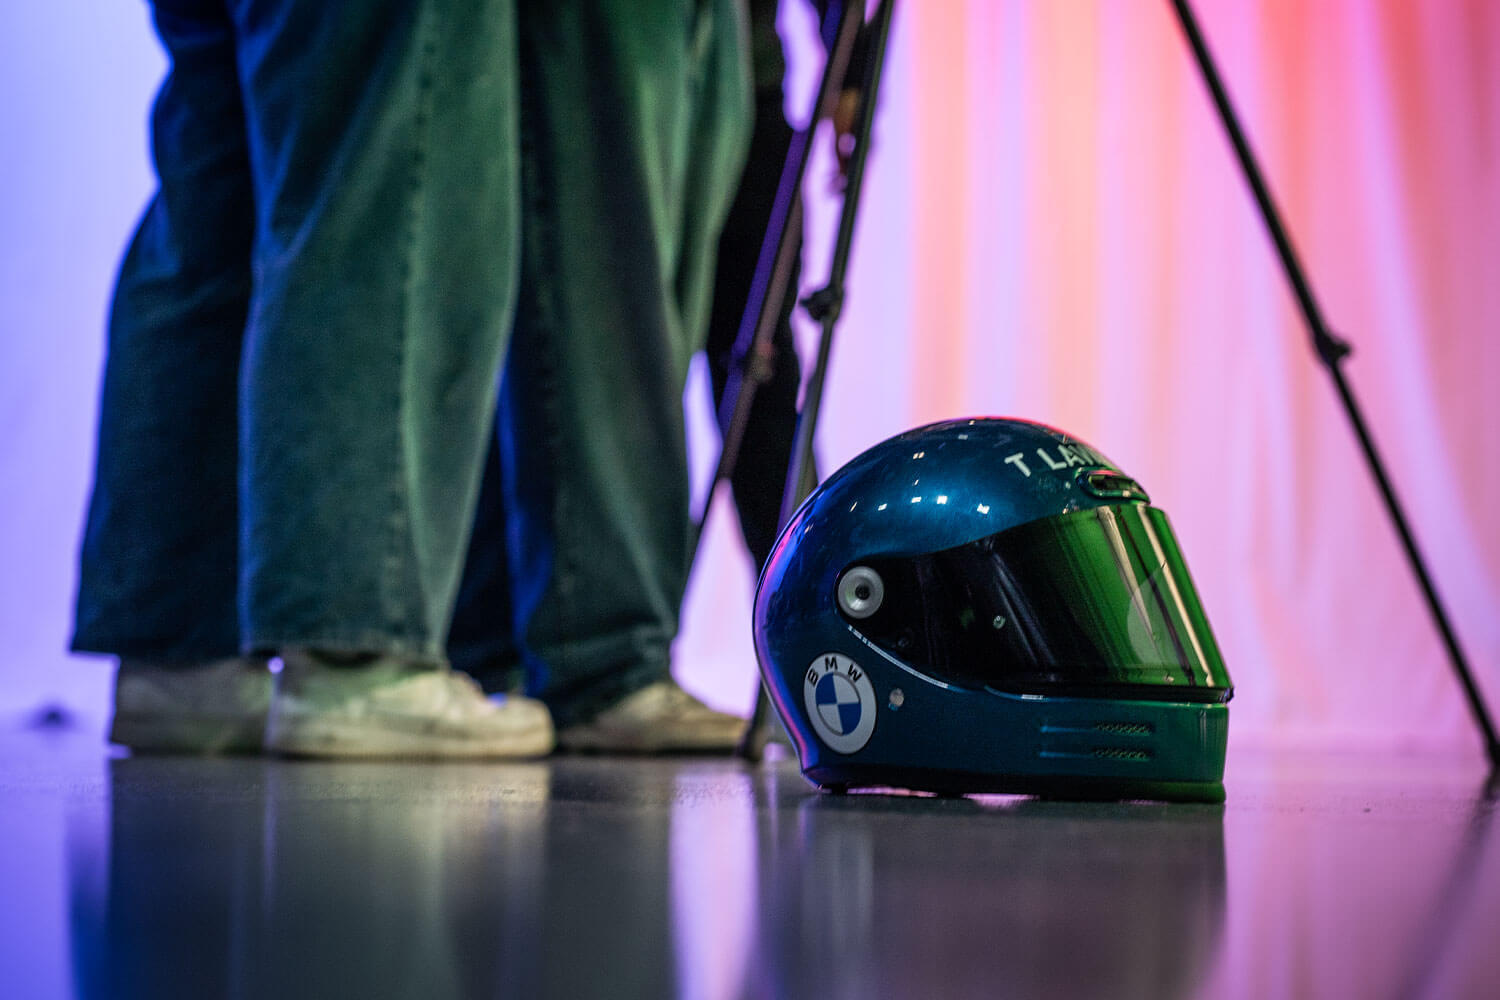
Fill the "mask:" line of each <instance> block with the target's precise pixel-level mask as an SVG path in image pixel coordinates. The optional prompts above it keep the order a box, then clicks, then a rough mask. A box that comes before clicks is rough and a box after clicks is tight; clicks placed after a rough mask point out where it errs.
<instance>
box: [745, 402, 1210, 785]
mask: <svg viewBox="0 0 1500 1000" xmlns="http://www.w3.org/2000/svg"><path fill="white" fill-rule="evenodd" d="M754 629H755V646H756V652H757V655H758V657H759V660H760V668H761V674H762V676H763V678H764V679H765V681H766V685H767V687H768V688H769V690H770V692H771V698H772V701H773V702H774V703H775V705H776V709H777V711H778V712H779V713H780V715H781V719H782V722H783V723H784V724H785V726H786V728H787V732H788V733H789V734H790V735H791V737H792V740H793V742H794V743H795V744H796V748H797V754H798V757H799V759H800V761H801V764H802V771H803V773H804V774H805V775H806V776H807V777H808V778H809V779H810V780H811V781H813V782H814V783H815V784H817V785H820V786H823V787H826V788H831V789H834V790H843V789H845V788H849V787H870V786H876V787H899V788H911V789H921V790H931V791H938V792H956V793H967V792H1018V793H1025V794H1039V795H1048V796H1056V797H1066V798H1105V799H1125V798H1150V799H1169V800H1176V799H1181V800H1190V801H1210V802H1218V801H1222V800H1223V798H1224V786H1223V775H1224V747H1225V739H1226V735H1227V725H1228V708H1227V707H1226V703H1227V702H1228V701H1229V698H1230V695H1231V694H1232V691H1233V689H1232V687H1231V685H1230V681H1229V675H1228V672H1227V671H1226V670H1225V668H1224V664H1223V661H1222V660H1221V659H1220V657H1219V650H1218V647H1217V646H1216V645H1215V643H1214V639H1213V634H1212V632H1211V631H1210V629H1209V625H1208V620H1207V618H1206V617H1205V615H1204V613H1203V609H1202V608H1201V607H1200V606H1199V603H1198V596H1197V593H1196V591H1195V590H1194V589H1193V584H1192V581H1191V579H1190V578H1189V576H1188V571H1187V566H1186V564H1185V563H1184V562H1183V559H1182V555H1181V554H1180V552H1179V551H1178V547H1177V541H1176V539H1175V537H1174V536H1173V534H1172V529H1171V527H1170V526H1169V525H1168V522H1167V518H1166V515H1165V514H1164V513H1162V511H1160V510H1158V509H1157V508H1155V507H1152V506H1151V505H1150V498H1149V497H1148V496H1147V495H1146V492H1145V490H1143V489H1142V488H1141V486H1140V485H1139V484H1138V483H1136V482H1135V481H1134V480H1132V479H1131V478H1130V477H1129V476H1127V475H1125V474H1124V473H1122V472H1121V471H1120V470H1119V468H1118V467H1117V466H1116V465H1115V464H1114V463H1112V462H1110V461H1109V459H1107V458H1105V457H1104V456H1103V455H1101V454H1100V453H1099V452H1097V451H1095V450H1094V449H1093V448H1091V447H1089V446H1088V445H1086V444H1084V443H1083V442H1081V441H1079V440H1077V439H1076V438H1072V437H1070V436H1068V435H1066V434H1064V433H1062V432H1060V431H1057V430H1054V429H1052V428H1050V427H1045V426H1043V425H1040V424H1034V423H1028V422H1025V421H1019V420H1001V419H991V418H985V419H973V420H956V421H949V422H946V423H940V424H933V425H930V426H927V427H922V428H918V429H917V430H914V431H910V432H908V433H906V434H902V435H900V436H898V437H894V438H891V439H890V440H888V441H885V442H883V443H881V444H879V445H876V446H875V447H873V448H871V449H870V450H868V451H866V452H865V453H864V454H862V455H860V456H859V457H858V458H856V459H854V460H853V461H852V462H850V463H849V464H848V465H846V466H844V467H843V468H842V469H840V470H839V471H838V472H836V473H834V474H833V475H832V476H830V477H829V478H828V480H827V481H826V482H825V483H824V484H823V485H822V486H820V487H819V488H818V489H817V490H816V491H815V492H814V493H813V495H812V496H810V497H809V498H808V499H807V502H806V503H804V504H803V505H802V507H801V508H800V509H799V510H798V511H797V513H796V514H795V515H794V516H793V517H792V519H791V521H790V522H789V523H788V524H787V526H786V528H785V529H784V530H783V532H782V534H781V536H780V538H779V539H778V540H777V543H776V547H775V549H774V550H773V552H772V553H771V558H770V559H769V560H768V561H767V563H766V566H765V568H764V570H763V571H762V573H761V578H760V584H759V586H758V588H757V590H756V595H755V621H754Z"/></svg>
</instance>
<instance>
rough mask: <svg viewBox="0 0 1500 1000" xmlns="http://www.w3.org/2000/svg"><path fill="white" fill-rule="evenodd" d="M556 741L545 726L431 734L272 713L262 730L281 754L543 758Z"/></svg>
mask: <svg viewBox="0 0 1500 1000" xmlns="http://www.w3.org/2000/svg"><path fill="white" fill-rule="evenodd" d="M555 744H556V740H555V737H554V735H553V732H552V730H551V728H550V727H547V728H541V727H538V728H537V729H535V730H528V731H525V732H518V733H514V734H511V735H507V736H495V737H490V738H488V739H484V740H479V739H474V738H473V737H458V736H444V735H442V734H439V733H432V732H417V731H411V732H403V731H402V730H400V729H399V728H383V729H374V728H372V727H371V725H370V724H369V722H367V721H366V722H359V723H340V722H335V721H329V720H326V719H318V720H315V721H314V720H307V721H300V720H299V721H288V720H285V719H279V718H276V717H274V716H273V717H272V720H271V723H270V725H269V726H268V728H267V730H266V749H267V750H269V751H271V752H273V753H277V754H281V755H282V756H285V757H323V758H327V757H339V758H360V757H363V758H422V759H436V758H440V759H449V760H474V759H483V758H490V759H503V758H529V757H545V756H546V755H547V754H549V753H551V752H552V750H553V747H554V746H555Z"/></svg>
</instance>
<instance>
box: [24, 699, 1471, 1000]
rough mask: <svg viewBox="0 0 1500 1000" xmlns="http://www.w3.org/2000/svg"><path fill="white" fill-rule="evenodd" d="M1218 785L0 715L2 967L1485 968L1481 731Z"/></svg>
mask: <svg viewBox="0 0 1500 1000" xmlns="http://www.w3.org/2000/svg"><path fill="white" fill-rule="evenodd" d="M1226 785H1227V789H1228V796H1229V799H1228V803H1227V805H1225V806H1222V807H1209V806H1181V805H1177V806H1162V805H1150V804H1125V805H1099V804H1066V803H1055V802H1038V801H1031V800H1026V799H1016V798H985V799H982V800H972V799H933V798H914V797H885V796H865V795H857V796H850V797H847V798H832V797H826V796H821V795H819V794H817V793H815V792H813V791H812V790H811V789H810V788H809V787H808V786H807V785H805V784H804V783H803V781H802V779H801V778H800V777H799V776H798V775H797V773H796V770H795V768H794V767H793V766H792V765H791V763H790V762H789V761H786V760H780V761H774V762H768V763H767V764H765V765H762V766H760V767H748V766H745V765H741V764H738V763H736V762H733V761H727V760H702V759H672V760H664V761H644V760H628V759H608V758H580V757H566V758H555V759H552V760H549V761H545V762H541V763H535V764H521V765H517V764H510V765H502V764H470V765H430V764H415V763H413V764H399V763H382V764H342V763H341V764H322V763H303V762H281V761H272V760H259V759H239V760H174V759H159V758H158V759H152V758H141V759H130V758H128V757H115V756H111V755H110V754H109V752H108V751H106V750H105V748H103V747H102V745H101V743H100V741H99V736H98V734H97V732H93V731H88V730H79V729H67V728H61V729H33V728H26V727H23V726H20V725H17V724H10V725H8V726H7V727H5V728H4V729H0V845H3V848H4V850H3V851H0V984H3V985H0V994H3V995H5V996H14V997H26V998H33V997H38V998H45V997H66V996H86V997H96V996H97V997H105V996H111V997H152V998H161V997H194V998H199V997H206V998H208V997H260V996H266V997H278V998H280V997H359V998H372V997H386V996H393V997H395V996H400V997H407V996H410V997H424V998H435V997H448V996H481V997H482V996H511V997H569V998H573V997H674V996H681V997H695V998H697V997H702V998H721V997H723V998H739V997H820V998H821V997H861V998H865V997H923V998H926V997H968V996H976V997H978V996H984V997H992V996H1009V997H1040V996H1048V997H1066V996H1096V997H1111V998H1120V997H1143V998H1153V1000H1160V998H1170V997H1197V996H1210V997H1219V996H1224V997H1247V998H1248V997H1254V998H1262V997H1422V996H1430V997H1444V998H1447V997H1494V996H1497V995H1500V985H1497V984H1500V826H1497V825H1496V824H1495V823H1494V822H1493V820H1494V812H1495V809H1494V806H1493V801H1492V800H1491V799H1489V798H1486V796H1485V776H1484V774H1483V773H1482V769H1481V768H1480V766H1479V761H1478V759H1477V758H1475V759H1467V758H1466V759H1433V758H1423V759H1388V760H1368V759H1360V758H1355V757H1343V758H1340V757H1316V758H1310V759H1309V758H1306V757H1297V756H1292V755H1254V754H1241V755H1235V754H1234V753H1233V752H1232V753H1231V761H1230V773H1229V775H1228V779H1227V781H1226Z"/></svg>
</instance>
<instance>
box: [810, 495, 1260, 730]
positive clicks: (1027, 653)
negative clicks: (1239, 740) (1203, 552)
mask: <svg viewBox="0 0 1500 1000" xmlns="http://www.w3.org/2000/svg"><path fill="white" fill-rule="evenodd" d="M860 565H862V566H867V567H869V568H870V569H873V570H874V571H875V572H876V573H877V574H878V575H879V578H880V585H881V587H882V588H883V591H884V592H883V594H882V595H881V597H880V599H879V602H878V607H876V608H875V610H873V612H872V611H870V610H869V607H868V603H867V604H866V605H865V606H860V605H859V604H858V602H853V603H852V604H849V603H845V602H842V601H841V607H840V610H841V613H843V614H844V616H845V618H846V619H847V620H848V621H849V623H850V624H851V625H852V626H853V627H854V628H855V629H857V630H858V631H859V632H860V633H862V634H863V635H864V636H866V637H867V638H868V639H870V640H871V641H872V642H874V643H875V644H876V645H877V646H879V647H881V648H882V649H884V650H886V651H887V652H889V653H890V654H891V655H893V656H895V657H896V658H897V659H899V660H901V661H902V662H904V663H906V664H908V665H909V666H911V667H913V668H914V669H916V670H918V671H920V672H922V673H926V674H929V675H930V676H932V677H934V678H936V679H938V680H941V681H944V682H946V683H950V684H956V685H959V686H962V687H972V688H992V689H995V690H998V691H1005V692H1008V693H1014V694H1051V695H1068V696H1085V697H1111V698H1134V699H1149V700H1168V701H1200V702H1222V701H1228V700H1229V697H1230V694H1231V693H1232V688H1231V686H1230V681H1229V674H1228V672H1227V671H1226V670H1225V669H1224V663H1223V660H1222V659H1221V658H1220V656H1219V650H1218V647H1217V646H1216V645H1215V643H1214V639H1213V634H1212V632H1211V631H1210V630H1209V626H1208V619H1207V618H1206V617H1205V616H1204V614H1203V608H1202V606H1201V605H1200V604H1199V602H1198V595H1197V592H1196V591H1195V590H1194V588H1193V583H1192V580H1191V579H1190V578H1189V576H1188V572H1187V566H1186V564H1185V563H1184V562H1183V559H1182V554H1181V552H1180V551H1179V550H1178V547H1177V541H1176V538H1175V537H1174V536H1173V534H1172V529H1171V526H1170V525H1169V524H1168V523H1167V518H1166V515H1165V514H1163V513H1162V512H1161V511H1160V510H1157V509H1156V508H1154V507H1149V506H1147V505H1145V504H1140V503H1129V504H1119V505H1111V506H1105V507H1097V508H1093V509H1090V510H1082V511H1075V512H1072V513H1068V514H1061V515H1058V516H1056V517H1050V518H1044V519H1042V520H1039V521H1032V522H1029V523H1027V524H1022V525H1018V526H1016V527H1014V528H1009V529H1007V530H1005V531H1001V532H999V533H997V534H994V535H990V536H988V537H986V538H981V539H979V540H977V541H974V542H969V543H968V544H965V545H960V546H958V547H956V548H951V549H944V550H943V551H940V552H933V553H926V554H922V555H914V556H891V557H882V558H875V559H869V560H866V561H865V562H863V563H861V564H860ZM848 575H849V574H847V573H846V574H845V576H846V577H847V576H848ZM841 579H842V578H841ZM851 607H852V611H851Z"/></svg>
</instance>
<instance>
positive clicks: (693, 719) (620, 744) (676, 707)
mask: <svg viewBox="0 0 1500 1000" xmlns="http://www.w3.org/2000/svg"><path fill="white" fill-rule="evenodd" d="M744 731H745V720H744V719H741V718H739V717H738V716H735V715H729V714H727V713H725V712H719V711H715V710H714V709H712V708H709V707H708V706H707V705H705V704H703V702H701V701H699V700H698V699H697V698H694V697H693V696H692V695H690V694H688V693H687V692H686V691H684V690H683V689H682V688H680V687H678V686H677V684H676V683H675V682H673V681H669V680H667V681H657V682H656V683H655V684H649V685H647V686H646V687H643V688H641V689H640V690H639V691H636V692H635V693H634V694H630V695H627V696H626V697H625V698H624V699H622V700H621V701H619V702H617V703H616V704H614V705H612V706H611V707H609V708H607V709H605V710H604V711H602V712H600V713H599V714H598V715H596V716H594V717H593V718H592V719H590V720H588V721H587V722H581V723H578V724H576V725H572V726H568V727H567V728H565V729H563V730H562V731H560V732H559V733H558V734H557V742H558V745H559V746H561V747H563V748H564V749H566V750H584V751H592V752H596V753H730V752H732V751H733V750H734V748H735V746H736V745H737V744H738V743H739V740H740V734H741V733H743V732H744Z"/></svg>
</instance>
